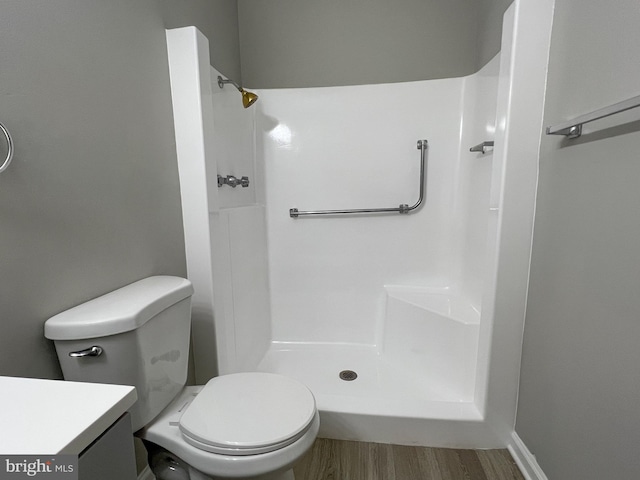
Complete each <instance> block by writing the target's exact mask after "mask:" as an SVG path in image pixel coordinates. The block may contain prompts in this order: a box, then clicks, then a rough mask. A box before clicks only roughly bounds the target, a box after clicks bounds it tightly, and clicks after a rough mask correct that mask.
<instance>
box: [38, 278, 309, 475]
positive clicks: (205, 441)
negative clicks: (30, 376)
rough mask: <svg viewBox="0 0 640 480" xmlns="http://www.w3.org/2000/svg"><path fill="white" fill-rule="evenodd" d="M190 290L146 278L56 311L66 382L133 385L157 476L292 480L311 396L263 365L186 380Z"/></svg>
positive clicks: (138, 421) (177, 281) (137, 417)
mask: <svg viewBox="0 0 640 480" xmlns="http://www.w3.org/2000/svg"><path fill="white" fill-rule="evenodd" d="M192 294H193V287H192V285H191V283H190V282H189V281H188V280H186V279H184V278H179V277H172V276H154V277H149V278H145V279H143V280H140V281H138V282H135V283H132V284H130V285H127V286H125V287H122V288H120V289H118V290H115V291H113V292H111V293H108V294H106V295H103V296H101V297H98V298H96V299H93V300H91V301H88V302H86V303H83V304H81V305H78V306H76V307H74V308H71V309H70V310H67V311H64V312H62V313H60V314H58V315H56V316H54V317H51V318H50V319H49V320H47V321H46V322H45V336H46V337H47V338H48V339H50V340H53V341H54V344H55V348H56V352H57V354H58V359H59V361H60V366H61V367H62V372H63V375H64V378H65V380H70V381H80V382H98V383H111V384H121V385H133V386H135V387H136V390H137V394H138V401H137V402H136V404H135V405H134V406H133V407H132V409H131V410H130V414H131V421H132V424H133V430H134V432H135V435H136V436H138V437H139V438H141V439H142V441H143V442H144V444H145V447H146V448H147V451H148V454H149V465H150V467H151V470H152V471H153V473H154V475H155V476H156V478H157V480H187V479H192V480H207V479H214V480H215V479H231V478H235V479H256V480H258V479H259V480H293V479H294V475H293V465H294V464H295V463H296V462H297V461H298V460H299V459H300V458H301V457H302V456H303V455H304V454H305V453H306V452H307V451H308V450H309V448H311V445H312V444H313V442H314V440H315V438H316V436H317V434H318V429H319V426H320V419H319V415H318V411H317V409H316V403H315V399H314V397H313V394H312V393H311V391H310V390H309V389H308V388H307V387H306V386H305V385H303V384H302V383H300V382H298V381H296V380H293V379H291V378H288V377H285V376H282V375H276V374H271V373H260V372H246V373H235V374H229V375H222V376H219V377H215V378H212V379H211V380H209V382H207V384H206V385H200V386H186V387H185V383H186V379H187V367H188V358H189V337H190V326H191V295H192ZM87 401H90V399H88V400H87Z"/></svg>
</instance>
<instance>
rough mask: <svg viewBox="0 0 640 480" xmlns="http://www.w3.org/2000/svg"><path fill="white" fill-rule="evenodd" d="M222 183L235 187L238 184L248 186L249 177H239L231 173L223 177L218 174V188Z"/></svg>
mask: <svg viewBox="0 0 640 480" xmlns="http://www.w3.org/2000/svg"><path fill="white" fill-rule="evenodd" d="M223 185H229V186H230V187H232V188H236V187H237V186H238V185H240V186H242V187H243V188H246V187H248V186H249V177H246V176H245V177H241V178H237V177H234V176H233V175H227V176H226V177H223V176H222V175H218V188H219V187H221V186H223Z"/></svg>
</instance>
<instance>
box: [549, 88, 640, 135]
mask: <svg viewBox="0 0 640 480" xmlns="http://www.w3.org/2000/svg"><path fill="white" fill-rule="evenodd" d="M636 107H640V95H638V96H637V97H633V98H629V99H628V100H625V101H623V102H618V103H614V104H613V105H609V106H608V107H604V108H601V109H599V110H595V111H593V112H591V113H585V114H584V115H580V116H579V117H576V118H574V119H573V120H570V121H568V122H563V123H560V124H558V125H554V126H552V127H547V135H565V136H566V137H567V138H578V137H579V136H580V135H582V125H584V124H585V123H589V122H593V121H595V120H600V119H601V118H605V117H608V116H610V115H615V114H616V113H622V112H626V111H627V110H631V109H632V108H636Z"/></svg>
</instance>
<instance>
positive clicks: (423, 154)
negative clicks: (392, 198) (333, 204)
mask: <svg viewBox="0 0 640 480" xmlns="http://www.w3.org/2000/svg"><path fill="white" fill-rule="evenodd" d="M427 148H429V142H427V141H426V140H418V150H420V198H418V201H417V202H416V203H415V204H413V205H412V206H409V205H407V204H406V203H403V204H402V205H400V206H398V207H392V208H356V209H352V210H298V209H297V208H291V209H289V216H290V217H291V218H298V217H300V216H303V215H352V214H359V213H409V212H411V211H413V210H415V209H416V208H418V207H419V206H420V205H421V204H422V201H423V199H424V190H425V179H426V178H425V177H426V162H427Z"/></svg>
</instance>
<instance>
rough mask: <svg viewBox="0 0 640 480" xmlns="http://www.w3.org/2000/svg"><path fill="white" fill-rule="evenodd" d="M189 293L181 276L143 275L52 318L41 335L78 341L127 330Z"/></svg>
mask: <svg viewBox="0 0 640 480" xmlns="http://www.w3.org/2000/svg"><path fill="white" fill-rule="evenodd" d="M192 294H193V286H192V285H191V282H190V281H189V280H186V279H184V278H180V277H172V276H167V275H161V276H154V277H148V278H144V279H142V280H139V281H137V282H134V283H132V284H130V285H127V286H125V287H122V288H119V289H117V290H114V291H113V292H111V293H107V294H105V295H102V296H100V297H98V298H94V299H93V300H90V301H88V302H85V303H83V304H80V305H78V306H76V307H73V308H71V309H69V310H66V311H64V312H62V313H59V314H57V315H55V316H53V317H51V318H50V319H48V320H47V321H46V322H45V324H44V335H45V337H47V338H48V339H50V340H81V339H85V338H96V337H104V336H108V335H115V334H117V333H123V332H128V331H130V330H134V329H136V328H138V327H140V326H142V325H144V324H145V323H146V322H147V321H148V320H149V319H151V318H153V317H154V316H155V315H157V314H159V313H160V312H162V311H163V310H166V309H167V308H169V307H170V306H172V305H174V304H176V303H178V302H179V301H181V300H184V299H185V298H187V297H190V296H191V295H192Z"/></svg>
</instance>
